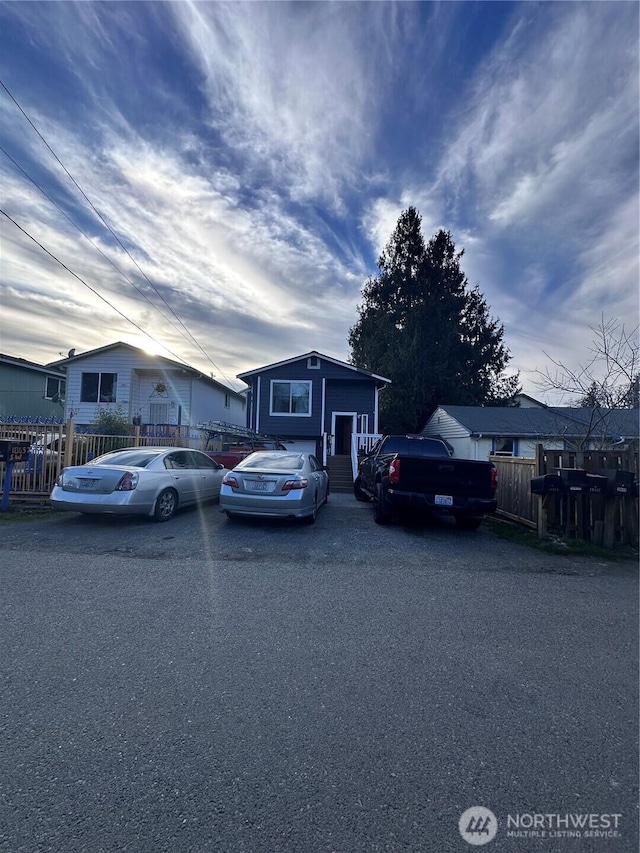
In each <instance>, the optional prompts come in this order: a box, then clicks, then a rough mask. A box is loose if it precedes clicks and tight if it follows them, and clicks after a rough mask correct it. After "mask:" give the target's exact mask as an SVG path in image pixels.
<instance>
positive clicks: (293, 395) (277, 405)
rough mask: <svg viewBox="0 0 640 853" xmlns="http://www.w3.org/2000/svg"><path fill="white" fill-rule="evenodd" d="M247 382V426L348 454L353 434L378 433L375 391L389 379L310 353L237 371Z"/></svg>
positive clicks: (295, 445)
mask: <svg viewBox="0 0 640 853" xmlns="http://www.w3.org/2000/svg"><path fill="white" fill-rule="evenodd" d="M238 379H242V381H243V382H246V384H247V385H249V394H248V398H249V399H248V413H247V426H248V427H249V428H250V429H253V430H256V432H260V433H264V434H267V435H273V436H277V437H278V438H279V439H280V440H281V441H282V442H283V443H284V444H285V445H286V446H288V447H291V448H292V449H300V450H304V451H308V452H311V453H315V454H316V456H317V457H318V459H322V460H323V461H326V459H325V457H326V455H344V456H350V455H351V436H352V435H353V434H354V433H365V434H371V433H377V432H378V395H379V392H380V390H381V389H382V388H384V387H385V386H386V385H388V384H389V383H390V380H389V379H385V378H384V377H383V376H377V375H376V374H374V373H369V372H368V371H366V370H362V369H360V368H358V367H354V366H353V365H352V364H347V363H346V362H344V361H338V360H337V359H335V358H330V357H329V356H326V355H323V354H322V353H319V352H316V351H315V350H314V351H312V352H308V353H305V354H304V355H299V356H296V357H295V358H289V359H287V360H286V361H279V362H276V363H275V364H268V365H266V366H265V367H259V368H257V369H256V370H249V371H247V372H246V373H239V374H238Z"/></svg>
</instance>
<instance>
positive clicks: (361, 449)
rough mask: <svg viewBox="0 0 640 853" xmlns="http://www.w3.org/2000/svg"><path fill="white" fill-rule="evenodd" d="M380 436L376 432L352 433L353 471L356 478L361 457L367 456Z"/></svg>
mask: <svg viewBox="0 0 640 853" xmlns="http://www.w3.org/2000/svg"><path fill="white" fill-rule="evenodd" d="M380 438H382V436H381V435H380V434H379V433H374V432H354V433H352V434H351V471H352V473H353V479H354V480H355V478H356V477H357V476H358V460H359V458H360V457H361V456H366V455H367V453H369V452H370V451H371V448H372V447H373V445H374V444H375V443H376V441H378V439H380Z"/></svg>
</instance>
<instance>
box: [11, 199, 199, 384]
mask: <svg viewBox="0 0 640 853" xmlns="http://www.w3.org/2000/svg"><path fill="white" fill-rule="evenodd" d="M0 213H1V214H2V215H3V216H6V218H7V219H8V220H9V221H10V222H13V224H14V225H15V226H16V228H17V229H18V230H19V231H22V233H23V234H24V235H25V236H26V237H28V238H29V239H30V240H32V241H33V242H34V243H35V244H36V246H39V247H40V248H41V249H42V251H43V252H45V254H47V255H49V257H50V258H52V259H53V260H54V261H55V262H56V263H57V264H60V266H61V267H62V268H63V269H65V270H66V271H67V272H68V273H69V274H70V275H72V276H73V277H74V278H77V279H78V281H79V282H80V283H81V284H83V285H84V286H85V287H86V288H88V289H89V290H90V291H91V292H92V293H93V294H95V295H96V296H97V297H98V298H99V299H101V300H102V301H103V302H104V303H106V304H107V305H108V306H109V308H112V309H113V310H114V311H115V312H116V313H117V314H119V315H120V316H121V317H122V318H123V319H124V320H126V321H127V323H131V325H132V326H135V327H136V329H138V331H140V332H142V333H143V334H144V335H146V336H147V337H148V338H151V340H152V341H153V342H154V343H156V344H158V346H161V347H162V348H163V349H165V350H166V351H167V352H170V353H171V355H172V356H174V357H175V358H176V359H177V360H178V361H179V362H182V363H183V364H184V365H185V366H186V367H190V365H189V364H187V362H186V361H185V360H184V359H183V358H181V357H180V356H179V355H176V353H174V352H173V351H172V350H170V349H169V348H168V347H167V346H166V345H165V344H163V343H161V342H160V341H159V340H157V339H156V338H154V337H153V335H150V334H149V332H145V330H144V329H143V328H142V326H139V325H138V324H137V323H136V322H135V320H132V319H131V318H130V317H127V315H126V314H123V313H122V311H121V310H120V309H119V308H116V306H115V305H112V304H111V302H109V300H108V299H107V298H106V297H105V296H103V295H102V294H101V293H98V291H97V290H96V289H95V288H94V287H91V285H90V284H87V282H86V281H85V280H84V279H83V278H81V277H80V276H79V275H78V274H77V273H75V272H74V271H73V270H72V269H69V267H68V266H67V265H66V264H65V263H64V262H63V261H61V260H60V259H59V258H57V257H56V256H55V255H54V254H53V252H50V251H49V250H48V249H47V248H45V247H44V246H43V245H42V243H40V242H38V240H36V238H35V237H34V236H33V235H31V234H29V232H28V231H25V229H24V228H23V227H22V226H21V225H19V224H18V223H17V222H16V221H15V219H13V217H11V216H9V214H8V213H7V212H6V211H5V210H2V208H0ZM192 369H193V368H192Z"/></svg>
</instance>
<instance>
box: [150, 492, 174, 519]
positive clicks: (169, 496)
mask: <svg viewBox="0 0 640 853" xmlns="http://www.w3.org/2000/svg"><path fill="white" fill-rule="evenodd" d="M177 509H178V495H177V494H176V493H175V491H174V490H173V489H164V491H162V492H160V494H159V495H158V497H157V499H156V508H155V510H154V511H153V517H154V518H155V520H156V521H169V519H170V518H172V517H173V516H174V515H175V513H176V510H177Z"/></svg>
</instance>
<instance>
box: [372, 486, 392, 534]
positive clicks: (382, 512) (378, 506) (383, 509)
mask: <svg viewBox="0 0 640 853" xmlns="http://www.w3.org/2000/svg"><path fill="white" fill-rule="evenodd" d="M373 520H374V521H375V523H376V524H388V523H389V522H390V521H391V516H390V514H389V509H388V507H387V499H386V496H385V493H384V491H383V489H382V483H377V484H376V488H375V491H374V493H373Z"/></svg>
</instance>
